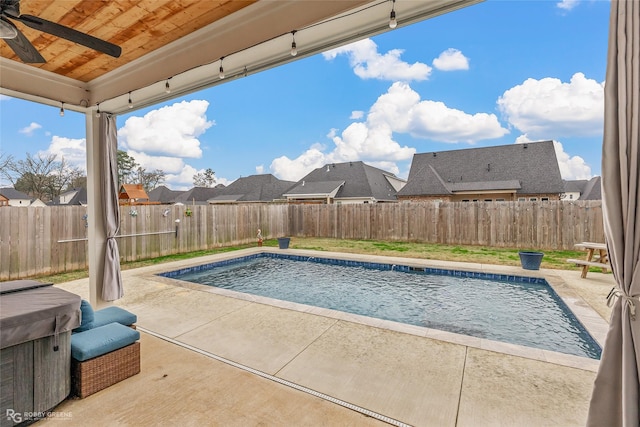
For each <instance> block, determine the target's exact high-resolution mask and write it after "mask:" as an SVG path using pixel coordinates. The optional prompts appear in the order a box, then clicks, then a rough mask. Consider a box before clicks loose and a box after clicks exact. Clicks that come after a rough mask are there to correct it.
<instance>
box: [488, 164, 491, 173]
mask: <svg viewBox="0 0 640 427" xmlns="http://www.w3.org/2000/svg"><path fill="white" fill-rule="evenodd" d="M487 172H491V163H487Z"/></svg>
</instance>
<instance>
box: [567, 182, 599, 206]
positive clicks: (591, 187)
mask: <svg viewBox="0 0 640 427" xmlns="http://www.w3.org/2000/svg"><path fill="white" fill-rule="evenodd" d="M564 191H565V193H580V200H601V199H602V179H601V177H599V176H594V177H593V178H591V179H589V180H586V179H575V180H566V181H564Z"/></svg>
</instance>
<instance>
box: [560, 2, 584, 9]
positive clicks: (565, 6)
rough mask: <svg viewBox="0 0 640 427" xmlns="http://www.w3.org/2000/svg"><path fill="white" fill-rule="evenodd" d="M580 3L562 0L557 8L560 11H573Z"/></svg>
mask: <svg viewBox="0 0 640 427" xmlns="http://www.w3.org/2000/svg"><path fill="white" fill-rule="evenodd" d="M578 3H580V1H579V0H561V1H559V2H558V3H556V6H557V7H558V8H559V9H563V10H571V9H573V8H574V7H576V6H577V5H578Z"/></svg>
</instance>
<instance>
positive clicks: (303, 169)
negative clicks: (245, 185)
mask: <svg viewBox="0 0 640 427" xmlns="http://www.w3.org/2000/svg"><path fill="white" fill-rule="evenodd" d="M394 133H399V134H410V135H411V136H413V137H416V138H425V139H432V140H436V141H440V142H469V143H472V142H476V141H479V140H482V139H491V138H499V137H502V136H504V135H505V134H507V133H508V130H506V129H504V128H502V127H501V126H500V124H499V123H498V119H497V118H496V116H495V115H493V114H484V113H479V114H473V115H471V114H467V113H464V112H462V111H459V110H455V109H451V108H448V107H447V106H446V105H445V104H443V103H441V102H435V101H421V100H420V95H419V94H418V93H417V92H415V91H414V90H412V89H411V87H409V85H408V84H406V83H394V84H392V85H391V87H390V88H389V90H388V91H387V93H385V94H383V95H381V96H380V97H379V98H378V99H377V100H376V102H375V103H374V104H373V105H372V106H371V108H370V110H369V112H368V114H367V116H366V119H365V120H364V121H361V122H354V123H351V124H350V125H349V126H348V127H347V128H346V129H344V130H343V131H342V133H339V132H338V130H337V129H331V130H330V131H329V133H328V134H327V138H329V139H330V140H331V141H332V142H333V144H334V146H333V149H332V150H331V151H328V152H327V151H326V147H324V146H322V145H320V144H316V145H314V146H312V147H310V148H309V149H308V150H306V151H305V152H304V153H302V154H301V155H300V156H298V157H297V158H295V159H290V158H288V157H286V156H282V157H279V158H277V159H275V160H273V162H272V163H271V165H270V169H271V171H272V173H273V174H274V175H276V176H278V177H279V178H281V179H288V180H292V181H297V180H299V179H300V178H302V177H303V176H304V175H306V174H307V173H309V172H310V171H311V170H313V169H315V168H319V167H322V166H323V165H324V164H326V163H342V162H347V161H356V160H362V161H364V162H366V163H367V164H371V165H376V164H379V165H384V166H385V167H384V169H385V170H388V171H390V172H394V173H395V171H397V170H398V166H397V165H396V163H395V162H400V161H406V160H409V159H411V157H412V156H413V154H415V152H416V149H415V148H413V147H408V146H401V145H400V144H399V143H398V142H396V141H395V140H394V139H393V134H394Z"/></svg>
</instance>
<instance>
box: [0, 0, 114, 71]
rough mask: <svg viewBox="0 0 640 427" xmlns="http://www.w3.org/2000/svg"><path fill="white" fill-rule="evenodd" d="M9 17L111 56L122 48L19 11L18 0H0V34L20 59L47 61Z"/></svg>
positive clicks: (38, 62) (40, 62)
mask: <svg viewBox="0 0 640 427" xmlns="http://www.w3.org/2000/svg"><path fill="white" fill-rule="evenodd" d="M11 20H14V21H19V22H22V23H23V24H24V25H26V26H28V27H31V28H34V29H36V30H40V31H42V32H45V33H49V34H52V35H54V36H57V37H61V38H63V39H66V40H69V41H72V42H74V43H78V44H81V45H83V46H86V47H89V48H91V49H94V50H97V51H99V52H103V53H106V54H107V55H111V56H113V57H115V58H118V57H119V56H120V53H121V51H122V49H121V48H120V46H117V45H115V44H113V43H109V42H106V41H104V40H101V39H99V38H96V37H93V36H90V35H89V34H85V33H81V32H80V31H76V30H74V29H73V28H69V27H65V26H64V25H60V24H56V23H55V22H51V21H47V20H46V19H42V18H38V17H37V16H33V15H20V0H0V38H2V39H4V40H5V41H6V42H7V44H8V45H9V47H10V48H11V49H13V51H14V52H15V53H16V55H18V57H19V58H20V59H21V60H22V62H26V63H30V64H42V63H45V62H47V61H46V60H45V59H44V58H43V57H42V55H40V53H39V52H38V51H37V50H36V48H35V47H34V46H33V45H32V44H31V42H30V41H29V40H28V39H27V38H26V37H25V36H24V34H22V32H21V31H20V30H19V29H18V27H16V26H15V25H14V24H13V22H11Z"/></svg>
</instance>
